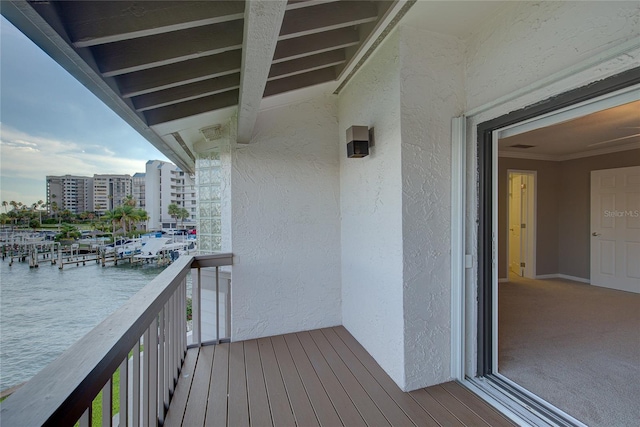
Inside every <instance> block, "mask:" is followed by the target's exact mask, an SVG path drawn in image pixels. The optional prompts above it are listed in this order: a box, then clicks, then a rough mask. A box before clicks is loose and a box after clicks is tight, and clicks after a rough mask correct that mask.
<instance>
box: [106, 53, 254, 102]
mask: <svg viewBox="0 0 640 427" xmlns="http://www.w3.org/2000/svg"><path fill="white" fill-rule="evenodd" d="M241 61H242V52H241V51H240V50H239V49H238V50H233V51H229V52H224V53H221V54H219V55H210V56H205V57H203V58H196V59H191V60H189V61H184V62H179V63H176V64H170V65H164V66H162V67H157V68H152V69H149V70H142V71H137V72H135V73H129V74H123V75H121V76H117V77H116V80H117V82H118V87H119V88H120V92H121V94H122V97H124V98H130V97H133V96H139V95H144V94H147V93H152V92H156V91H160V90H165V89H169V88H173V87H178V86H182V85H185V84H190V83H195V82H199V81H203V80H208V79H211V78H214V77H220V76H225V75H229V74H234V73H238V72H240V64H241Z"/></svg>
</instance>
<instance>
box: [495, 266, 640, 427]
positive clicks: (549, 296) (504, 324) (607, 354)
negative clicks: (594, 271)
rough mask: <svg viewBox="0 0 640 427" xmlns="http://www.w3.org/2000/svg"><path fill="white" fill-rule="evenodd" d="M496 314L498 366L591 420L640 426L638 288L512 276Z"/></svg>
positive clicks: (502, 289) (565, 408)
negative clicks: (633, 290)
mask: <svg viewBox="0 0 640 427" xmlns="http://www.w3.org/2000/svg"><path fill="white" fill-rule="evenodd" d="M498 313H499V333H498V343H499V359H498V372H500V373H501V374H503V375H505V376H506V377H507V378H509V379H511V380H513V381H515V382H516V383H518V384H520V385H521V386H523V387H525V388H526V389H528V390H530V391H531V392H533V393H535V394H536V395H538V396H540V397H542V398H543V399H545V400H547V401H549V402H551V403H552V404H553V405H555V406H557V407H558V408H560V409H562V410H563V411H565V412H567V413H568V414H571V415H572V416H574V417H575V418H577V419H579V420H580V421H582V422H583V423H585V424H587V425H589V426H606V427H614V426H633V427H637V426H640V295H639V294H633V293H629V292H622V291H615V290H610V289H606V288H600V287H597V286H591V285H586V284H582V283H577V282H572V281H568V280H560V279H558V280H530V279H522V278H517V279H514V278H511V281H510V282H508V283H501V284H500V285H499V311H498Z"/></svg>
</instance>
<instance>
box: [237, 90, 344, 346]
mask: <svg viewBox="0 0 640 427" xmlns="http://www.w3.org/2000/svg"><path fill="white" fill-rule="evenodd" d="M336 114H337V109H336V102H335V99H334V98H333V97H327V98H320V99H315V100H313V101H308V102H303V103H299V104H296V105H289V106H285V107H281V108H278V109H272V110H267V111H263V112H261V113H260V116H259V117H258V122H257V123H256V127H255V129H254V135H255V138H254V141H255V143H252V144H249V145H238V144H236V145H234V146H233V153H232V166H231V186H232V192H231V215H232V218H233V219H232V226H231V227H232V250H233V253H234V266H233V282H232V283H233V284H232V293H231V294H232V300H233V301H232V304H233V312H232V337H233V339H234V340H244V339H250V338H255V337H262V336H269V335H276V334H282V333H287V332H293V331H300V330H307V329H314V328H320V327H327V326H333V325H338V324H341V302H340V301H341V293H340V220H339V215H340V212H339V202H340V200H339V199H340V190H339V164H338V146H337V141H338V134H337V117H336Z"/></svg>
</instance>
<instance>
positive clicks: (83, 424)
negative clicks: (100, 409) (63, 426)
mask: <svg viewBox="0 0 640 427" xmlns="http://www.w3.org/2000/svg"><path fill="white" fill-rule="evenodd" d="M91 412H92V408H91V405H90V406H89V407H88V408H87V410H86V411H84V413H83V414H82V416H81V417H80V420H79V424H80V427H91V415H92V414H91Z"/></svg>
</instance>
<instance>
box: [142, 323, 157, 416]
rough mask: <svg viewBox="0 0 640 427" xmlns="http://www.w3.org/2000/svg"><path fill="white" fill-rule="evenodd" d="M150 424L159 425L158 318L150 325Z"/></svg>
mask: <svg viewBox="0 0 640 427" xmlns="http://www.w3.org/2000/svg"><path fill="white" fill-rule="evenodd" d="M146 349H148V351H149V424H150V425H154V426H155V425H158V318H157V317H155V318H154V319H153V321H152V322H151V326H150V327H149V346H148V347H145V350H146ZM145 353H146V351H145Z"/></svg>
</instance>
